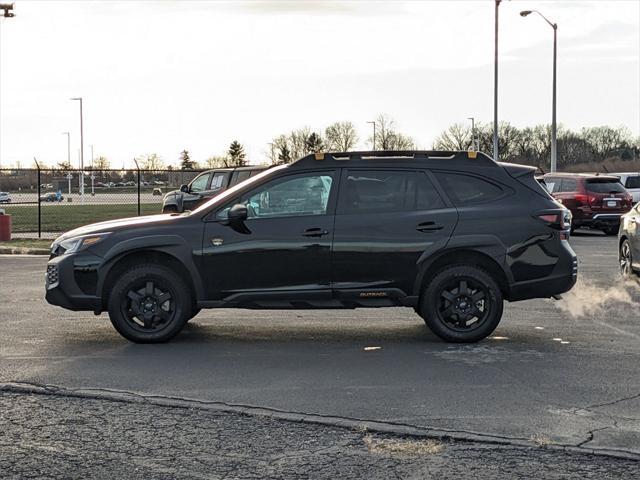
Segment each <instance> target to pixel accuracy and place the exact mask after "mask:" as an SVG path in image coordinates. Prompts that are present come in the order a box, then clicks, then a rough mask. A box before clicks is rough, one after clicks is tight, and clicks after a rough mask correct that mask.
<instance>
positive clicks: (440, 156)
mask: <svg viewBox="0 0 640 480" xmlns="http://www.w3.org/2000/svg"><path fill="white" fill-rule="evenodd" d="M394 158H397V159H399V160H402V159H407V160H454V159H457V160H471V161H474V162H483V163H492V164H493V163H495V162H494V161H493V160H492V159H491V158H490V157H488V156H487V155H485V154H483V153H481V152H476V151H467V150H461V151H455V150H375V151H359V152H317V153H313V154H310V155H307V156H305V157H302V158H300V159H299V160H297V161H296V162H294V163H298V162H304V163H306V162H307V161H311V160H313V161H316V160H319V161H322V160H325V161H327V160H328V161H337V162H340V161H345V160H356V161H357V160H375V159H394Z"/></svg>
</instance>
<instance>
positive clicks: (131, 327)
mask: <svg viewBox="0 0 640 480" xmlns="http://www.w3.org/2000/svg"><path fill="white" fill-rule="evenodd" d="M191 304H192V300H191V295H190V292H189V289H188V287H187V285H186V284H185V282H184V281H183V280H182V279H181V278H180V277H179V276H178V275H176V274H175V272H174V271H172V270H170V269H169V268H166V267H164V266H161V265H152V264H146V265H136V266H134V267H132V268H131V269H129V270H128V271H126V272H125V273H124V274H123V275H121V276H120V277H119V278H118V279H117V280H116V281H115V283H114V284H113V287H112V289H111V294H110V296H109V301H108V310H109V318H110V319H111V323H112V324H113V326H114V327H115V329H116V330H117V331H118V333H120V334H121V335H122V336H123V337H125V338H126V339H128V340H131V341H132V342H136V343H159V342H166V341H167V340H170V339H171V338H173V337H174V336H176V335H177V334H178V333H179V332H180V330H182V328H183V327H184V325H185V324H186V322H187V319H188V318H189V316H190V315H191Z"/></svg>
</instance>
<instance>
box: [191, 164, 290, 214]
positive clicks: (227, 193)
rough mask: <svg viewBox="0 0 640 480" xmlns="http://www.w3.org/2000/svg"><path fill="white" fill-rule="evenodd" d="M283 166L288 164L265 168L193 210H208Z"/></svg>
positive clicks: (198, 211) (195, 211)
mask: <svg viewBox="0 0 640 480" xmlns="http://www.w3.org/2000/svg"><path fill="white" fill-rule="evenodd" d="M283 168H287V166H286V165H279V166H277V167H273V168H269V169H267V170H265V171H264V172H261V173H259V174H258V175H256V176H255V177H251V178H249V179H248V180H245V181H244V182H242V183H238V184H236V185H234V186H233V187H231V188H229V189H228V190H225V191H224V192H222V193H221V194H220V195H216V196H215V197H213V198H212V199H211V200H209V201H208V202H205V203H203V204H202V205H200V206H199V207H198V208H196V209H195V210H194V211H193V213H200V212H203V211H205V210H208V209H209V208H211V206H212V205H213V204H215V203H218V202H220V201H224V200H225V199H229V198H233V196H234V195H235V194H236V192H238V190H241V189H243V188H244V187H245V186H246V185H250V184H252V183H259V182H260V180H261V179H262V178H264V177H266V176H268V175H271V173H273V172H277V171H279V170H282V169H283Z"/></svg>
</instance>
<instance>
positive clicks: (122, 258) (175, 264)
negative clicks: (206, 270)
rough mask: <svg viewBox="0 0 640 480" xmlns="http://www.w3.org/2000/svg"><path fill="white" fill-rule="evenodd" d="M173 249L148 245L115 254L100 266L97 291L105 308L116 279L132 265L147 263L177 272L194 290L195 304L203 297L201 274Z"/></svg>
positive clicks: (191, 289) (192, 290)
mask: <svg viewBox="0 0 640 480" xmlns="http://www.w3.org/2000/svg"><path fill="white" fill-rule="evenodd" d="M172 250H173V249H171V248H166V247H165V248H163V247H156V248H153V247H146V248H138V249H134V250H130V251H127V252H122V253H120V254H118V255H115V256H113V257H112V258H111V259H110V260H109V261H108V262H107V263H106V264H104V265H103V266H102V267H101V268H100V270H101V272H100V275H99V279H100V280H99V282H98V285H97V292H99V293H100V297H101V303H102V308H103V310H104V309H106V306H107V304H108V301H109V293H110V289H111V286H112V285H113V283H114V282H115V280H116V279H117V278H118V277H119V276H120V275H122V274H123V273H124V272H125V271H126V270H128V269H129V268H131V267H132V266H134V265H140V264H145V263H150V264H159V265H164V266H168V267H170V268H171V269H172V270H173V271H174V272H176V274H178V275H179V276H180V278H182V280H184V282H185V283H186V284H187V286H188V287H189V289H190V291H191V292H192V300H193V303H194V305H195V304H196V302H197V301H198V299H200V298H202V291H203V290H202V284H201V281H200V275H199V273H198V272H197V270H196V268H195V265H193V264H191V265H189V264H188V263H187V262H185V261H184V259H182V258H180V257H181V255H176V253H175V251H172Z"/></svg>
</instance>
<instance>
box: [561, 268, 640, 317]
mask: <svg viewBox="0 0 640 480" xmlns="http://www.w3.org/2000/svg"><path fill="white" fill-rule="evenodd" d="M634 294H635V296H636V298H634ZM639 295H640V285H639V284H638V282H637V281H634V280H625V281H620V282H618V283H616V284H615V285H613V286H610V287H600V286H598V285H596V284H595V283H594V282H593V281H591V280H588V279H587V280H583V279H581V278H578V282H577V283H576V285H575V286H574V287H573V288H572V289H571V290H570V291H568V292H567V293H564V294H563V295H562V300H560V301H557V302H554V303H555V305H556V307H558V308H559V309H560V310H562V311H563V312H565V313H567V314H568V315H569V316H571V317H573V318H582V317H586V316H593V315H600V314H603V313H605V312H608V313H612V309H613V310H614V311H615V310H616V309H618V310H619V309H620V308H624V307H635V306H637V305H638V303H639V300H638V296H639ZM618 313H619V312H618Z"/></svg>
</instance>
